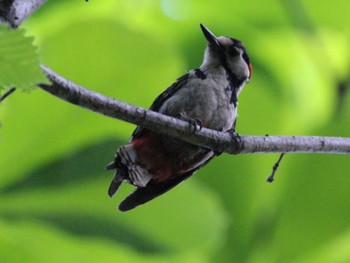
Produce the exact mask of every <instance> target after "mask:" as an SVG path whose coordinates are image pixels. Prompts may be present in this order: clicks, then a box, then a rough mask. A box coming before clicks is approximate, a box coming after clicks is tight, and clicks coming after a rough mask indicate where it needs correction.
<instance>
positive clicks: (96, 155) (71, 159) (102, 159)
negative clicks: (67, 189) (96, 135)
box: [0, 140, 122, 195]
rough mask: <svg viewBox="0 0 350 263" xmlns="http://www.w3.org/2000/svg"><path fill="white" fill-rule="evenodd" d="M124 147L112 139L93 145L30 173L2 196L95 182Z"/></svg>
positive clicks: (4, 190)
mask: <svg viewBox="0 0 350 263" xmlns="http://www.w3.org/2000/svg"><path fill="white" fill-rule="evenodd" d="M121 144H122V142H118V141H115V140H108V141H104V142H101V143H99V144H94V145H91V146H89V147H87V148H85V149H82V150H80V151H77V152H75V153H72V154H70V155H67V156H65V157H63V158H62V159H59V160H55V161H53V162H51V163H48V164H47V165H45V166H43V167H40V168H38V169H37V170H34V171H30V172H28V175H26V176H24V177H23V178H22V179H21V180H19V181H18V182H15V183H14V184H12V185H9V186H7V187H5V188H4V189H3V190H2V191H1V192H0V194H1V195H6V194H8V193H15V192H21V191H25V190H29V189H38V188H45V189H50V188H55V189H56V188H58V187H62V186H65V185H71V184H79V183H83V182H84V181H86V180H89V179H91V178H92V179H93V178H94V177H95V176H96V174H98V173H101V171H102V172H103V171H105V169H106V168H105V167H106V164H107V163H108V162H109V161H111V160H112V159H113V158H114V153H115V151H116V149H117V148H118V147H119V146H120V145H121ZM77 164H78V165H77ZM106 175H108V172H106Z"/></svg>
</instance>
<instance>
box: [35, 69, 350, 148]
mask: <svg viewBox="0 0 350 263" xmlns="http://www.w3.org/2000/svg"><path fill="white" fill-rule="evenodd" d="M41 67H42V69H43V71H44V73H45V74H46V76H47V77H48V78H49V79H50V80H51V82H52V85H46V84H39V85H38V86H39V87H41V88H42V89H43V90H45V91H47V92H49V93H51V94H52V95H54V96H56V97H59V98H61V99H63V100H65V101H68V102H70V103H73V104H75V105H78V106H81V107H84V108H86V109H89V110H92V111H95V112H98V113H100V114H103V115H105V116H108V117H112V118H116V119H120V120H124V121H127V122H130V123H134V124H137V125H140V126H143V127H145V128H148V129H150V130H153V131H155V132H159V133H163V134H167V135H170V136H173V137H175V138H178V139H180V140H183V141H186V142H189V143H192V144H196V145H200V146H203V147H206V148H210V149H213V150H215V151H219V152H221V151H223V152H226V153H230V154H238V153H306V152H309V153H334V154H350V138H340V137H318V136H241V137H240V139H239V140H237V137H236V138H233V136H232V134H230V133H227V132H219V131H215V130H210V129H206V128H203V129H202V130H201V131H196V132H195V133H193V132H192V131H193V125H192V124H190V123H188V122H186V121H182V120H179V119H176V118H172V117H169V116H166V115H163V114H160V113H157V112H154V111H150V110H146V109H143V108H140V107H137V106H133V105H131V104H128V103H125V102H122V101H118V100H116V99H112V98H109V97H106V96H104V95H102V94H99V93H96V92H94V91H91V90H88V89H85V88H83V87H81V86H79V85H77V84H75V83H73V82H71V81H69V80H67V79H65V78H63V77H62V76H60V75H58V74H57V73H55V72H53V71H52V70H51V69H49V68H47V67H46V66H43V65H42V66H41Z"/></svg>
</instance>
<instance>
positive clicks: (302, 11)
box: [281, 0, 316, 34]
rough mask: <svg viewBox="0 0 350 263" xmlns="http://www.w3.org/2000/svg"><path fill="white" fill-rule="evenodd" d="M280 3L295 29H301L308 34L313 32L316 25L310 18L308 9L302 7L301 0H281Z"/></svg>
mask: <svg viewBox="0 0 350 263" xmlns="http://www.w3.org/2000/svg"><path fill="white" fill-rule="evenodd" d="M281 4H282V5H283V6H284V8H285V9H286V13H287V14H288V15H289V19H290V21H291V22H292V24H293V25H294V26H295V27H296V28H297V29H299V30H303V31H305V32H306V33H309V34H314V33H315V32H316V27H315V25H314V23H313V21H312V20H311V18H310V15H309V13H308V10H306V8H305V7H304V5H303V1H300V0H295V1H290V0H282V1H281Z"/></svg>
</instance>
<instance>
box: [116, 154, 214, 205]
mask: <svg viewBox="0 0 350 263" xmlns="http://www.w3.org/2000/svg"><path fill="white" fill-rule="evenodd" d="M209 151H210V150H208V152H209ZM214 157H215V153H214V152H213V154H212V156H211V157H210V158H208V159H207V160H206V161H205V162H203V163H202V164H200V165H198V166H197V167H195V168H193V169H192V170H190V171H188V172H186V173H184V174H182V175H179V176H176V177H173V178H171V179H168V180H166V181H163V182H157V181H153V180H151V181H150V182H149V183H148V184H147V185H146V186H145V187H137V188H136V190H135V191H134V192H133V193H131V194H130V195H129V196H128V197H127V198H125V199H124V200H123V201H122V202H121V203H120V205H119V210H120V211H122V212H125V211H128V210H131V209H133V208H135V207H136V206H139V205H142V204H144V203H146V202H148V201H151V200H152V199H154V198H156V197H157V196H159V195H162V194H164V193H165V192H167V191H169V190H170V189H171V188H173V187H175V186H176V185H178V184H179V183H181V182H182V181H183V180H185V179H187V178H189V177H190V176H191V175H192V174H194V173H195V172H196V171H197V170H199V169H200V168H201V167H202V166H204V165H206V164H207V163H208V162H209V161H210V160H211V159H213V158H214Z"/></svg>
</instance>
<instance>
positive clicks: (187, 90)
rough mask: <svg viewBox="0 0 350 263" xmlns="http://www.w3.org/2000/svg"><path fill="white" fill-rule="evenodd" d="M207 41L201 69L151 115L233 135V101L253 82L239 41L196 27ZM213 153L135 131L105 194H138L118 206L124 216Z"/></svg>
mask: <svg viewBox="0 0 350 263" xmlns="http://www.w3.org/2000/svg"><path fill="white" fill-rule="evenodd" d="M200 27H201V29H202V31H203V34H204V36H205V38H206V40H207V42H208V43H207V47H206V50H205V54H204V59H203V63H202V65H201V66H200V67H199V68H197V69H193V70H191V71H189V72H188V73H187V74H185V75H184V76H182V77H180V78H178V79H177V81H176V82H175V83H174V84H172V85H171V86H170V87H169V88H168V89H167V90H165V91H164V92H163V93H162V94H160V95H159V96H158V97H157V98H156V99H155V101H154V102H153V104H152V105H151V107H150V110H152V111H156V112H160V113H162V114H165V115H168V116H172V117H175V118H179V119H182V120H185V121H189V122H191V123H194V124H195V123H198V124H199V126H200V127H205V128H209V129H214V130H218V131H229V132H230V131H231V132H232V131H235V126H236V118H237V106H238V101H237V97H238V95H239V93H240V92H241V90H242V88H243V86H244V85H245V83H247V82H249V80H250V78H251V76H252V66H251V64H250V60H249V56H248V53H247V51H246V49H245V47H244V45H243V44H242V42H241V41H239V40H237V39H234V38H231V37H224V36H221V37H216V36H215V35H214V34H213V33H212V32H211V31H210V30H209V29H208V28H207V27H205V26H204V25H202V24H200ZM216 155H218V153H217V152H214V151H213V150H210V149H207V148H203V147H200V146H196V145H192V144H189V143H186V142H183V141H180V140H177V139H173V138H171V137H168V136H166V135H161V134H158V133H156V132H153V131H150V130H148V129H145V128H143V127H141V126H138V127H137V128H136V129H135V131H134V132H133V134H132V135H131V138H130V140H129V143H128V144H126V145H124V146H121V147H120V148H119V149H118V151H117V152H116V154H115V159H114V161H112V162H111V163H110V164H108V165H107V169H116V174H115V176H114V178H113V180H112V182H111V185H110V187H109V189H108V195H109V196H110V197H112V196H113V195H114V194H115V193H116V192H117V190H118V188H119V186H120V185H121V183H122V182H123V181H126V182H128V183H130V184H132V185H134V186H136V189H135V190H134V192H133V193H131V194H130V195H129V196H128V197H127V198H126V199H124V200H123V201H122V202H121V203H120V205H119V210H120V211H128V210H130V209H133V208H135V207H136V206H138V205H141V204H144V203H146V202H148V201H150V200H152V199H153V198H155V197H157V196H159V195H161V194H163V193H165V192H167V191H168V190H170V189H171V188H173V187H175V186H176V185H178V184H179V183H181V182H182V181H183V180H185V179H187V178H188V177H190V176H191V175H192V174H193V173H195V172H196V171H197V170H198V169H200V168H201V167H202V166H204V165H205V164H207V163H208V162H209V161H210V160H211V159H212V158H214V157H215V156H216Z"/></svg>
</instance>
